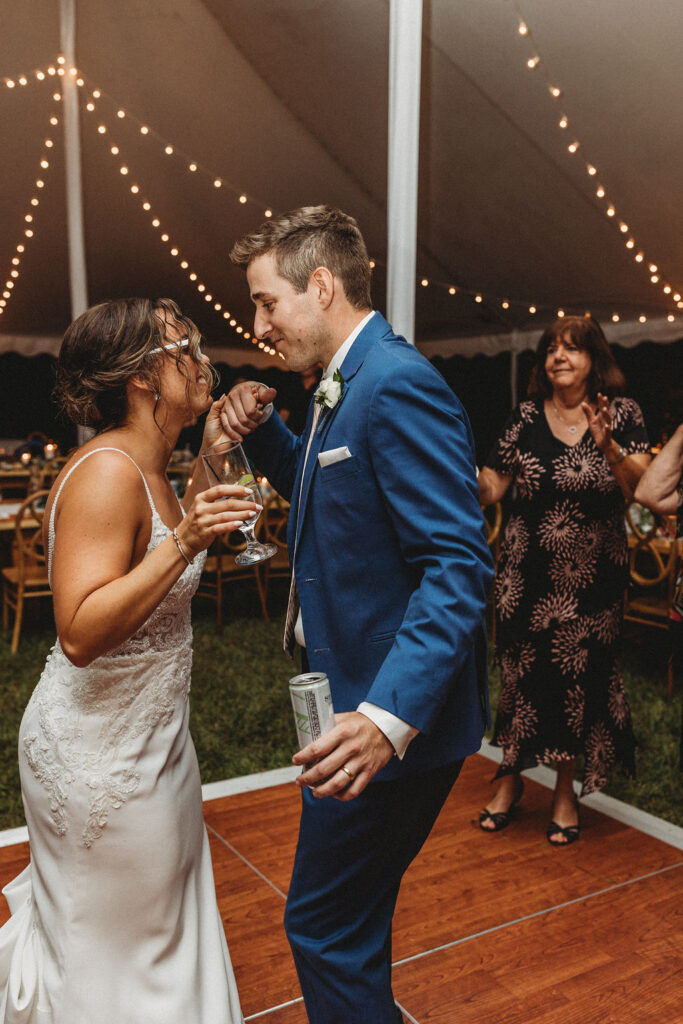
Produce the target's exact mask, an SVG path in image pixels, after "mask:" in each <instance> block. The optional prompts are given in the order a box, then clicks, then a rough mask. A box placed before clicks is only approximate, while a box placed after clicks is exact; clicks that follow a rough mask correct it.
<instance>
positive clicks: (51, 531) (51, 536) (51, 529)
mask: <svg viewBox="0 0 683 1024" xmlns="http://www.w3.org/2000/svg"><path fill="white" fill-rule="evenodd" d="M96 452H119V453H120V454H121V455H125V456H126V458H127V459H129V460H130V461H131V462H132V463H133V465H134V466H135V468H136V469H137V471H138V473H139V474H140V476H141V477H142V482H143V484H144V485H145V490H146V492H147V498H148V500H149V504H150V508H151V509H152V515H154V514H155V513H156V514H157V515H158V513H157V510H156V506H155V504H154V500H153V498H152V492H151V491H150V489H149V485H148V483H147V481H146V480H145V474H144V473H143V472H142V470H141V469H140V467H139V466H138V464H137V462H136V461H135V459H134V458H132V457H131V456H130V455H129V454H128V452H124V450H123V448H113V447H103V448H92V449H91V450H90V451H89V452H86V453H85V455H81V457H80V459H78V460H77V461H76V462H74V464H73V466H71V468H70V469H69V472H68V473H67V474H66V475H65V477H64V479H63V480H62V482H61V483H60V485H59V487H58V488H57V493H56V494H55V500H54V501H53V502H52V508H51V509H50V520H49V523H48V530H47V538H48V541H47V578H48V583H49V584H50V586H52V549H53V548H54V543H55V509H56V508H57V502H58V500H59V495H60V494H61V493H62V487H63V486H64V484H65V483H66V482H67V480H68V479H69V477H70V476H71V474H72V473H73V471H74V470H75V469H76V468H77V467H78V466H80V464H81V463H82V462H85V460H86V459H88V458H90V456H91V455H95V453H96Z"/></svg>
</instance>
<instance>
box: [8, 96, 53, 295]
mask: <svg viewBox="0 0 683 1024" xmlns="http://www.w3.org/2000/svg"><path fill="white" fill-rule="evenodd" d="M50 124H51V125H53V126H54V124H59V119H58V118H57V117H56V115H55V114H54V113H53V114H51V116H50ZM43 146H44V148H45V149H46V150H50V149H53V148H54V142H53V141H52V139H50V138H47V139H45V141H44V143H43ZM40 166H41V167H42V168H43V170H47V169H48V168H49V166H50V164H49V161H47V160H45V159H44V158H43V159H41V161H40ZM35 187H36V188H38V189H43V188H45V181H44V180H43V178H37V179H36V181H35ZM29 206H30V208H31V211H30V212H27V213H25V214H24V224H27V225H31V226H30V227H25V228H24V232H23V234H24V239H25V240H28V241H30V239H32V238H34V237H35V231H34V229H33V225H34V224H35V217H36V215H37V208H38V207H39V206H40V199H38V197H37V196H36V195H32V196H31V198H30V199H29ZM25 251H26V241H23V242H19V243H18V244H17V245H16V246H15V248H14V255H13V256H12V257H11V259H10V267H11V270H10V271H9V273H8V275H7V280H6V282H5V287H4V290H3V292H2V299H0V315H4V313H5V311H6V309H7V303H8V301H9V300H10V298H11V297H12V295H13V294H14V285H15V283H16V282H17V281H18V279H19V275H20V270H19V268H20V266H21V260H22V258H23V255H24V253H25Z"/></svg>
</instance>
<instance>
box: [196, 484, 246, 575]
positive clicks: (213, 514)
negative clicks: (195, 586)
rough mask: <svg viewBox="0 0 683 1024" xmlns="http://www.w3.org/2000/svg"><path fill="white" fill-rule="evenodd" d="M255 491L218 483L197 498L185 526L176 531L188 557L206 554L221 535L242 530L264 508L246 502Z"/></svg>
mask: <svg viewBox="0 0 683 1024" xmlns="http://www.w3.org/2000/svg"><path fill="white" fill-rule="evenodd" d="M252 493H253V492H252V491H250V490H249V488H248V487H240V486H239V485H237V484H216V485H215V486H214V487H209V488H208V490H206V491H201V492H200V493H199V494H197V495H195V497H194V499H193V501H192V504H191V505H190V508H189V509H188V512H187V514H186V516H185V518H184V519H183V521H182V523H180V524H179V526H178V527H177V529H176V534H177V537H178V540H179V541H180V543H181V544H182V547H183V551H185V552H186V553H187V556H188V558H194V556H195V555H198V554H199V552H200V551H205V550H206V548H208V547H209V546H210V544H211V543H212V541H213V540H214V539H215V538H216V537H217V536H219V534H222V533H232V532H233V530H239V528H240V527H241V526H243V525H244V522H245V520H246V519H249V518H250V517H251V516H252V515H254V514H255V513H256V512H259V511H260V510H261V506H260V505H257V504H256V502H254V501H252V500H246V498H247V496H251V494H252Z"/></svg>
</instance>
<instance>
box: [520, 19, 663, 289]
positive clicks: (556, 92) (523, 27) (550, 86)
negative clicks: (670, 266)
mask: <svg viewBox="0 0 683 1024" xmlns="http://www.w3.org/2000/svg"><path fill="white" fill-rule="evenodd" d="M512 2H513V7H514V9H515V13H516V15H517V19H518V25H517V31H518V33H519V34H520V35H521V36H524V37H525V38H526V39H528V41H529V45H530V47H531V56H530V57H529V59H528V60H527V67H529V68H532V69H533V68H536V67H539V66H540V68H541V71H542V73H543V75H544V77H545V81H546V87H547V90H548V92H549V94H550V96H551V97H552V98H553V99H554V100H556V99H558V98H559V97H560V96H561V95H562V90H561V88H560V87H559V85H557V84H556V83H555V82H552V81H551V80H550V78H549V76H548V73H547V68H546V65H545V62H544V60H543V59H542V57H541V54H540V51H539V48H538V46H537V44H536V41H535V39H534V37H533V33H532V31H531V29H530V28H529V26H528V24H527V22H526V21H525V19H524V17H523V15H522V12H521V10H520V7H519V4H518V3H517V2H516V0H512ZM557 123H558V127H559V128H560V129H561V130H562V131H566V130H567V128H568V127H569V118H568V117H567V114H566V113H563V114H562V115H561V117H560V119H559V121H558V122H557ZM580 145H581V144H580V141H579V140H578V139H577V138H574V140H573V141H572V142H571V143H570V145H568V146H567V150H568V152H569V153H571V154H574V153H576V152H577V150H578V149H579V148H580ZM586 173H587V174H588V175H589V176H590V177H594V176H595V175H596V174H597V168H596V167H595V165H594V164H592V163H590V162H589V161H586ZM595 194H596V196H597V197H598V199H604V198H605V188H604V186H602V185H599V186H598V188H597V189H596V193H595ZM606 213H607V216H608V217H612V218H614V217H615V215H616V209H615V207H614V204H613V203H610V204H609V206H608V208H607V211H606ZM618 223H619V230H620V232H622V234H626V233H627V232H628V230H629V228H628V225H627V224H626V223H625V222H624V221H623V220H621V221H618ZM626 246H627V248H628V249H632V248H634V247H635V240H634V239H629V240H628V242H627V243H626ZM643 259H644V257H642V258H641V259H638V257H636V260H637V261H638V262H639V263H640V262H642V261H643ZM655 274H656V268H655V270H652V271H651V277H650V281H651V283H652V284H657V283H658V281H659V277H656V278H655Z"/></svg>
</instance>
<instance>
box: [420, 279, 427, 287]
mask: <svg viewBox="0 0 683 1024" xmlns="http://www.w3.org/2000/svg"><path fill="white" fill-rule="evenodd" d="M420 284H421V285H422V287H423V288H426V287H427V285H428V284H429V281H428V280H427V278H426V277H423V278H422V280H421V281H420Z"/></svg>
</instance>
